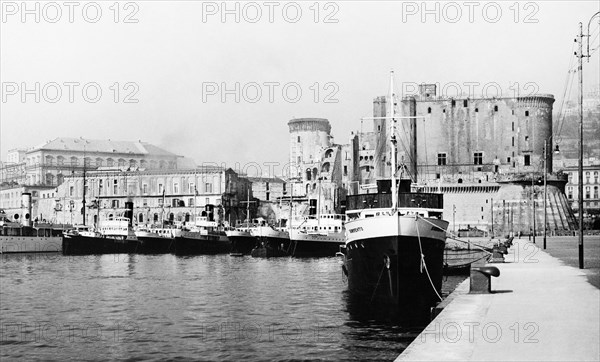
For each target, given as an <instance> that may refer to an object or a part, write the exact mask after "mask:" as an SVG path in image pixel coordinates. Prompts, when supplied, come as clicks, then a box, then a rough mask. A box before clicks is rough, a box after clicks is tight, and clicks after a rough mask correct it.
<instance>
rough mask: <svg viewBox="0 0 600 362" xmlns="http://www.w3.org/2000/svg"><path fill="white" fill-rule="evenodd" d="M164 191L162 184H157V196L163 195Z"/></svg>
mask: <svg viewBox="0 0 600 362" xmlns="http://www.w3.org/2000/svg"><path fill="white" fill-rule="evenodd" d="M164 191H165V190H164V187H163V184H158V193H159V194H163V193H164Z"/></svg>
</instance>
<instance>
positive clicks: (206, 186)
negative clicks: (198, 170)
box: [204, 182, 213, 194]
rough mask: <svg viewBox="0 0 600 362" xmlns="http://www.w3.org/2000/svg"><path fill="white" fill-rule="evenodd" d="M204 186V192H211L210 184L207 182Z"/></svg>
mask: <svg viewBox="0 0 600 362" xmlns="http://www.w3.org/2000/svg"><path fill="white" fill-rule="evenodd" d="M204 186H205V187H204V189H205V190H206V193H208V194H212V192H213V191H212V184H211V183H208V182H207V183H206V184H205V185H204Z"/></svg>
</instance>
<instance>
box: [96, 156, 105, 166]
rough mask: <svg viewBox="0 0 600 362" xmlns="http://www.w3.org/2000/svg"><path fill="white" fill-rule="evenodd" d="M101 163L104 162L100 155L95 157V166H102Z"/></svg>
mask: <svg viewBox="0 0 600 362" xmlns="http://www.w3.org/2000/svg"><path fill="white" fill-rule="evenodd" d="M103 163H104V161H103V160H102V159H101V158H100V157H97V158H96V166H98V167H102V164H103Z"/></svg>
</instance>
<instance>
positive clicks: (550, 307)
mask: <svg viewBox="0 0 600 362" xmlns="http://www.w3.org/2000/svg"><path fill="white" fill-rule="evenodd" d="M538 245H539V242H538ZM506 261H507V262H506V263H504V264H494V265H495V266H497V267H498V268H499V269H500V271H501V275H500V277H498V278H493V280H492V290H494V291H495V293H494V294H467V293H468V289H469V279H467V280H466V281H465V282H463V283H462V284H461V285H459V287H458V288H457V290H456V291H455V293H456V294H457V295H456V297H455V298H454V300H453V301H452V302H451V303H450V304H449V305H448V306H447V307H446V308H445V309H444V310H443V311H442V313H440V314H439V315H438V316H437V318H436V319H435V320H434V321H433V322H432V323H431V324H430V325H429V326H428V327H427V328H426V329H425V330H424V331H423V332H422V333H421V334H420V335H419V336H418V337H417V338H416V339H415V340H414V341H413V343H411V344H410V346H408V348H407V349H406V350H405V351H404V352H403V353H402V354H401V355H400V356H399V357H398V358H397V359H396V361H463V360H469V361H598V360H600V308H599V307H600V290H598V289H597V288H595V287H594V286H592V285H591V284H590V283H588V281H587V279H586V277H585V273H583V272H582V271H581V270H579V269H577V268H574V267H571V266H568V265H565V263H563V262H562V261H560V260H559V259H557V258H554V257H552V256H550V255H549V254H548V253H546V252H544V251H542V250H540V249H539V248H538V247H537V246H536V245H534V244H531V243H529V242H528V241H527V240H524V239H521V240H518V239H515V240H514V245H513V247H511V248H510V249H509V254H508V255H506Z"/></svg>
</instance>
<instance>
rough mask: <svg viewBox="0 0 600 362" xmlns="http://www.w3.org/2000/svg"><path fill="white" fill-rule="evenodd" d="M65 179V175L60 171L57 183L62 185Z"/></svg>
mask: <svg viewBox="0 0 600 362" xmlns="http://www.w3.org/2000/svg"><path fill="white" fill-rule="evenodd" d="M64 181H65V177H64V176H63V174H62V173H59V174H58V175H56V185H57V186H59V185H61V184H62V183H63V182H64Z"/></svg>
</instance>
